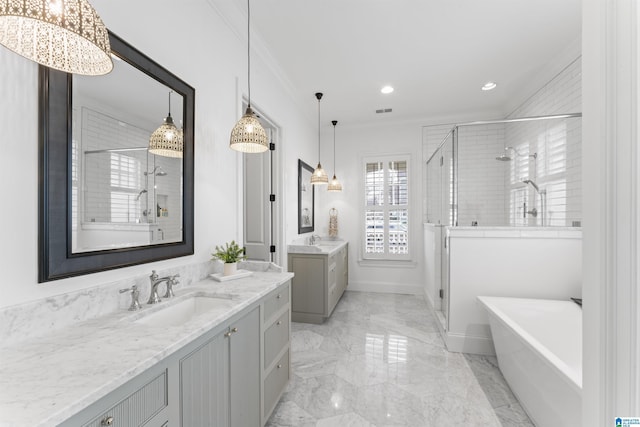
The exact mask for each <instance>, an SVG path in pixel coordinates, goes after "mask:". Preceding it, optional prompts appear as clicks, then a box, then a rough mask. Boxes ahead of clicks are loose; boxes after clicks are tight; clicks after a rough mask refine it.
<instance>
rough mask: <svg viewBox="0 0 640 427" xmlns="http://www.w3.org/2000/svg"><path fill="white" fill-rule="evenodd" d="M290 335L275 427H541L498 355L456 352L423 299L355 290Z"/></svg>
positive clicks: (271, 426) (272, 422)
mask: <svg viewBox="0 0 640 427" xmlns="http://www.w3.org/2000/svg"><path fill="white" fill-rule="evenodd" d="M291 335H292V342H291V349H292V366H293V368H292V380H291V382H290V383H289V386H288V388H287V390H286V391H285V393H284V395H283V397H282V399H281V400H280V402H279V403H278V406H277V407H276V409H275V411H274V413H273V415H272V416H271V418H270V419H269V421H268V422H267V427H285V426H287V427H289V426H290V427H312V426H315V427H347V426H348V427H381V426H411V427H423V426H424V427H430V426H434V427H435V426H445V425H460V426H465V427H470V426H478V427H485V426H487V427H491V426H496V427H500V426H510V427H511V426H513V427H524V426H533V424H532V423H531V422H530V421H529V419H528V417H527V415H526V413H525V412H524V411H523V410H522V408H521V406H520V404H519V403H518V402H517V400H516V399H515V397H514V396H513V394H512V393H511V390H509V387H508V386H507V384H506V383H505V381H504V378H503V377H502V374H501V373H500V371H499V369H498V366H497V361H496V359H495V357H487V356H475V355H463V354H459V353H449V352H448V351H447V350H446V349H445V347H444V343H443V341H442V339H441V338H440V334H439V333H438V327H437V325H436V320H435V318H434V317H433V315H432V314H431V312H430V311H429V309H428V308H427V305H426V303H425V302H424V300H423V299H422V298H421V297H417V296H411V295H391V294H378V293H364V292H346V293H345V294H344V296H343V297H342V300H341V301H340V302H339V304H338V306H337V307H336V309H335V310H334V313H333V315H332V316H331V318H330V319H329V320H327V322H325V323H324V324H323V325H312V324H306V323H293V324H292V334H291Z"/></svg>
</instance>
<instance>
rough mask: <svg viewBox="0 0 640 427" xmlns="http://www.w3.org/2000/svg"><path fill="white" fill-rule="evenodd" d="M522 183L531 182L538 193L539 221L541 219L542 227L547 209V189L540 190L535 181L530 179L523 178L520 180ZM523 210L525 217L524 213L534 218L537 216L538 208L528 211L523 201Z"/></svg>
mask: <svg viewBox="0 0 640 427" xmlns="http://www.w3.org/2000/svg"><path fill="white" fill-rule="evenodd" d="M522 183H523V184H531V186H532V187H533V188H534V189H535V190H536V193H538V195H539V196H540V221H541V225H542V226H543V227H544V226H545V223H544V220H545V215H544V213H545V211H546V209H547V190H544V189H543V190H541V189H540V187H538V184H536V183H535V182H533V181H531V180H530V179H525V180H523V181H522ZM524 212H525V217H526V214H529V215H531V216H532V217H534V218H536V217H537V216H538V210H537V209H536V208H533V209H532V210H530V211H527V204H526V203H525V205H524Z"/></svg>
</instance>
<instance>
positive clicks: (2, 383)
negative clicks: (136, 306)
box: [0, 272, 293, 427]
mask: <svg viewBox="0 0 640 427" xmlns="http://www.w3.org/2000/svg"><path fill="white" fill-rule="evenodd" d="M292 277H293V274H292V273H274V272H254V274H253V275H252V276H250V277H247V278H241V279H237V280H231V281H227V282H223V283H220V282H216V281H214V280H213V279H205V280H202V281H200V282H198V283H196V284H194V285H192V286H189V287H186V288H184V289H180V290H178V291H176V297H175V298H174V299H171V300H166V301H163V302H161V303H160V304H158V305H157V306H148V305H146V304H143V307H144V308H143V310H141V311H138V312H130V311H126V310H121V311H118V312H115V313H112V314H110V315H107V316H103V317H99V318H96V319H92V320H87V321H84V322H81V323H77V324H75V325H73V326H71V327H67V328H64V329H61V330H58V331H55V332H52V333H50V334H48V335H47V336H45V337H42V338H38V339H32V340H28V341H24V342H21V343H19V344H15V345H10V346H5V347H3V348H0V426H2V427H9V426H11V427H22V426H25V427H26V426H29V427H35V426H52V425H57V424H59V423H61V422H63V421H65V420H66V419H68V418H70V417H71V416H73V415H75V414H76V413H78V412H79V411H81V410H82V409H84V408H85V407H87V406H88V405H90V404H92V403H94V402H96V401H97V400H99V399H101V398H102V397H104V396H106V395H107V394H108V393H110V392H112V391H114V390H116V389H117V388H118V387H120V386H122V385H123V384H125V383H126V382H127V381H129V380H131V379H132V378H134V377H135V376H137V375H139V374H140V373H142V372H144V371H145V370H147V369H148V368H150V367H152V366H153V365H154V364H155V363H157V362H159V361H161V360H163V359H165V358H166V357H167V356H169V355H171V354H172V353H174V352H175V351H177V350H179V349H181V348H182V347H184V346H185V345H188V344H189V343H191V342H192V341H193V340H195V339H197V338H199V337H200V336H202V335H203V334H204V333H206V332H208V331H210V330H211V329H213V328H215V327H217V326H219V325H220V324H221V323H223V322H225V321H226V320H228V319H229V318H230V317H232V316H233V315H234V314H236V313H239V312H240V311H242V310H243V309H244V308H246V307H248V306H250V305H251V304H253V303H255V302H256V301H258V300H260V298H262V297H263V296H265V295H267V294H268V293H269V292H271V291H273V290H274V289H276V288H277V287H278V286H280V285H282V284H283V283H285V282H287V281H288V280H289V279H291V278H292ZM194 293H195V294H199V295H207V296H216V295H218V296H220V297H222V298H226V301H228V303H225V304H222V305H221V307H220V308H216V309H214V310H211V311H210V312H207V313H206V314H203V315H201V316H198V317H196V318H194V319H192V320H191V321H188V322H186V323H184V324H182V325H178V326H171V327H166V326H162V327H159V326H154V325H149V324H142V323H136V322H134V320H136V319H138V318H140V317H141V316H144V312H145V310H147V311H156V310H159V309H160V306H161V305H163V304H175V303H177V302H179V301H180V300H182V299H186V298H188V297H189V296H191V295H193V294H194ZM229 297H231V298H230V299H229ZM140 300H141V301H142V302H144V295H141V296H140Z"/></svg>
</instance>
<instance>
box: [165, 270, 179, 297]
mask: <svg viewBox="0 0 640 427" xmlns="http://www.w3.org/2000/svg"><path fill="white" fill-rule="evenodd" d="M176 277H180V275H179V274H176V275H174V276H169V278H168V279H167V291H166V292H165V294H164V298H172V297H174V296H175V294H174V293H173V287H174V286H175V285H177V284H178V283H180V281H179V280H177V279H176Z"/></svg>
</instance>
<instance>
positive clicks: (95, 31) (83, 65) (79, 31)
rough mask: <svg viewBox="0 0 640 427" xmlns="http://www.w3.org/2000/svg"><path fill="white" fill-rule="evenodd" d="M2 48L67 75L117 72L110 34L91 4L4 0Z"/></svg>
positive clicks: (0, 15) (0, 22)
mask: <svg viewBox="0 0 640 427" xmlns="http://www.w3.org/2000/svg"><path fill="white" fill-rule="evenodd" d="M0 44H2V45H4V46H6V47H7V48H9V49H10V50H12V51H14V52H15V53H17V54H19V55H22V56H24V57H25V58H28V59H31V60H32V61H35V62H37V63H39V64H42V65H45V66H47V67H51V68H54V69H56V70H61V71H65V72H67V73H74V74H84V75H89V76H97V75H102V74H107V73H108V72H110V71H111V70H112V69H113V62H112V61H111V47H110V45H109V33H108V31H107V28H106V27H105V25H104V23H103V22H102V20H101V19H100V17H99V16H98V14H97V13H96V11H95V9H94V8H93V7H92V6H91V4H89V2H88V1H87V0H0Z"/></svg>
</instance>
